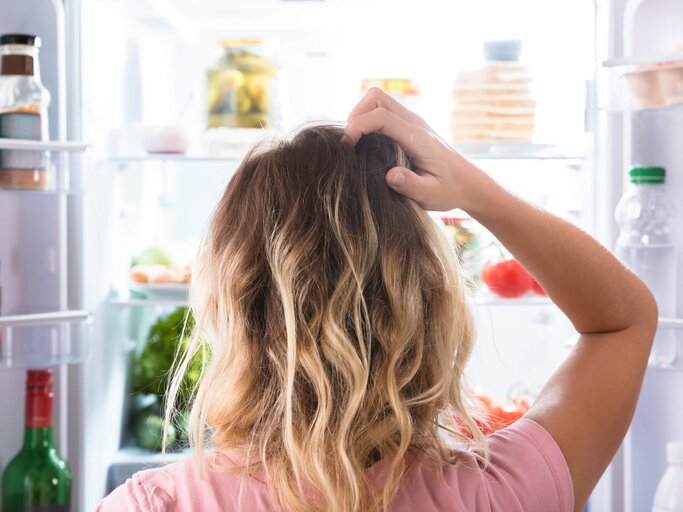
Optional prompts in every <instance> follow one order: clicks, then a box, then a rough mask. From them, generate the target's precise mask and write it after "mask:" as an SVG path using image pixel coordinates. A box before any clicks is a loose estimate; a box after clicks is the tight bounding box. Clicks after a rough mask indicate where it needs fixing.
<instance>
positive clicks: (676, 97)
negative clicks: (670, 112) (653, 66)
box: [659, 62, 683, 105]
mask: <svg viewBox="0 0 683 512" xmlns="http://www.w3.org/2000/svg"><path fill="white" fill-rule="evenodd" d="M677 64H678V65H675V66H670V67H664V68H662V69H660V70H659V83H660V85H661V88H662V94H663V96H664V101H665V102H666V104H667V105H675V104H678V103H683V62H678V63H677Z"/></svg>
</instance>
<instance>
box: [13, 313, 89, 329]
mask: <svg viewBox="0 0 683 512" xmlns="http://www.w3.org/2000/svg"><path fill="white" fill-rule="evenodd" d="M91 320H92V315H91V314H90V312H88V311H85V310H80V309H78V310H72V311H52V312H49V313H33V314H30V315H8V316H0V327H36V326H40V325H54V324H59V323H67V322H90V321H91Z"/></svg>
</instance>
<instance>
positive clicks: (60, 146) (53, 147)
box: [0, 138, 89, 152]
mask: <svg viewBox="0 0 683 512" xmlns="http://www.w3.org/2000/svg"><path fill="white" fill-rule="evenodd" d="M88 147H89V145H88V144H86V143H85V142H77V141H56V140H50V141H38V140H23V139H3V138H0V149H17V150H23V151H66V152H82V151H85V150H86V149H88Z"/></svg>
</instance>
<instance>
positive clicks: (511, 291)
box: [481, 259, 533, 298]
mask: <svg viewBox="0 0 683 512" xmlns="http://www.w3.org/2000/svg"><path fill="white" fill-rule="evenodd" d="M481 278H482V280H483V281H484V283H486V285H487V286H488V287H489V289H490V290H491V291H492V292H493V293H495V294H496V295H499V296H501V297H508V298H512V297H521V296H522V295H524V294H525V293H526V292H528V291H529V290H530V289H531V286H532V280H533V278H532V277H531V275H530V274H529V273H528V272H527V271H526V269H525V268H524V267H523V266H522V265H521V264H520V263H519V262H518V261H517V260H515V259H509V260H502V261H500V262H498V263H496V262H493V261H487V262H486V263H485V264H484V268H482V270H481Z"/></svg>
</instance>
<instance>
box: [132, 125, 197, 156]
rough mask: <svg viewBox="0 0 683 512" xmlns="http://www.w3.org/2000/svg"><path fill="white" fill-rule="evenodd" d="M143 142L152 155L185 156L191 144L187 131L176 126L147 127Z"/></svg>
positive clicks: (144, 130) (143, 133)
mask: <svg viewBox="0 0 683 512" xmlns="http://www.w3.org/2000/svg"><path fill="white" fill-rule="evenodd" d="M142 141H143V145H144V147H145V151H147V153H150V154H157V153H160V154H183V153H185V152H186V151H187V146H188V144H189V139H188V136H187V133H186V131H185V130H184V129H182V128H178V127H175V126H145V127H144V128H143V130H142Z"/></svg>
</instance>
